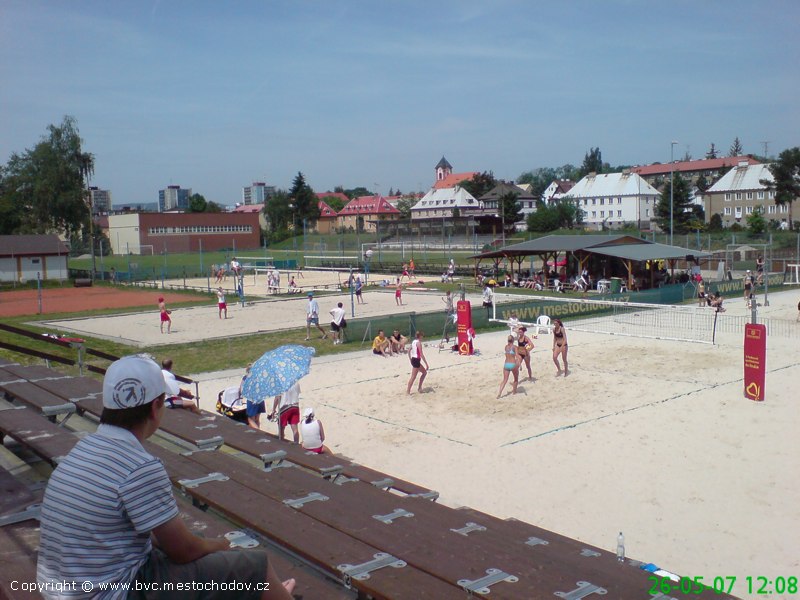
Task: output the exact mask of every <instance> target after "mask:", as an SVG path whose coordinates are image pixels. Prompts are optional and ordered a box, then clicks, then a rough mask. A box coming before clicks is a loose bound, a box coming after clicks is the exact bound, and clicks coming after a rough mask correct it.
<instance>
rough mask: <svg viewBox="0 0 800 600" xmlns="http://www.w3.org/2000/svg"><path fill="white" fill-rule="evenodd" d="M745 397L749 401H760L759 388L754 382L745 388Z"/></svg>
mask: <svg viewBox="0 0 800 600" xmlns="http://www.w3.org/2000/svg"><path fill="white" fill-rule="evenodd" d="M746 391H747V397H748V398H750V399H751V400H761V388H760V387H758V384H757V383H756V382H753V383H751V384H750V385H748V386H747V390H746Z"/></svg>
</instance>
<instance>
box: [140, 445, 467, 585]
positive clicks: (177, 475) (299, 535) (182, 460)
mask: <svg viewBox="0 0 800 600" xmlns="http://www.w3.org/2000/svg"><path fill="white" fill-rule="evenodd" d="M145 448H146V449H147V451H148V452H150V453H151V454H153V455H154V456H158V457H159V458H160V459H161V460H162V461H163V463H164V465H165V467H166V469H167V472H168V473H169V476H170V479H172V481H173V483H175V484H176V485H178V486H179V487H182V488H183V489H184V490H185V492H186V493H187V494H188V495H189V496H191V497H192V499H193V500H194V501H195V502H197V503H199V504H204V505H208V506H210V507H211V508H213V509H214V510H216V511H218V512H220V513H222V514H224V515H225V516H226V517H227V518H230V519H231V520H233V521H234V522H236V523H239V524H240V525H242V526H244V527H248V528H250V529H252V530H254V531H256V532H257V533H259V534H260V535H263V536H264V537H266V538H268V539H269V540H271V541H272V542H273V543H275V544H277V545H279V546H280V547H282V548H285V549H286V550H287V551H289V552H291V553H292V554H294V555H296V556H298V557H300V558H301V559H303V560H304V561H305V562H307V563H308V564H311V565H314V566H316V567H317V568H319V569H322V570H323V571H324V572H325V573H327V574H328V575H329V576H331V577H334V578H336V579H339V580H341V579H348V578H345V577H344V575H343V573H342V571H340V570H339V566H340V565H344V564H348V565H360V564H363V563H367V562H369V561H372V560H374V559H375V558H376V555H379V553H380V552H381V550H380V548H379V547H377V546H374V545H369V544H366V543H364V542H361V541H359V540H357V539H355V538H353V537H351V536H348V535H345V534H342V533H341V532H339V531H337V530H336V529H334V528H332V527H329V526H327V525H325V524H324V523H321V522H319V521H318V520H317V519H314V518H311V517H309V516H308V515H305V514H303V512H302V511H298V510H293V509H291V508H289V507H288V506H287V505H286V504H284V503H283V501H282V499H281V500H276V499H275V498H274V497H271V496H268V495H265V494H264V493H263V492H264V491H265V488H267V487H269V486H270V485H271V483H272V482H278V481H280V480H281V479H282V477H283V476H284V474H285V472H290V471H296V472H297V473H302V472H301V471H299V470H296V469H278V470H277V471H275V472H273V473H268V474H265V473H263V472H262V471H260V470H258V469H256V468H254V467H251V466H250V465H247V464H245V463H244V462H243V461H239V460H238V459H236V458H235V457H231V456H225V455H224V454H222V453H220V452H218V451H210V452H198V453H196V454H194V455H192V456H197V455H201V454H203V455H208V456H212V455H213V456H216V457H219V458H220V459H221V460H222V461H224V465H225V467H224V468H225V470H226V471H231V472H232V471H234V470H235V467H236V462H239V463H240V464H241V465H242V466H243V467H246V468H247V469H249V470H250V472H252V473H253V474H254V475H253V478H254V480H260V481H261V484H260V486H258V487H259V488H261V489H254V488H253V487H248V486H246V485H243V484H242V483H240V482H239V481H236V480H235V479H233V478H229V479H226V480H223V481H221V480H217V479H211V480H209V481H206V482H204V483H199V484H197V485H194V484H193V483H192V481H191V480H197V479H202V478H205V477H207V476H208V475H209V470H208V468H207V466H205V465H203V464H201V463H198V462H196V461H195V460H192V457H187V456H179V455H176V454H173V453H171V452H169V451H167V450H165V449H163V448H160V447H159V446H157V445H155V444H153V443H149V442H146V445H145ZM305 476H306V478H307V480H309V481H311V480H313V481H317V482H320V483H323V484H325V485H327V486H330V487H331V488H339V486H336V485H335V484H333V483H331V482H328V481H326V480H324V479H320V478H318V477H313V476H311V475H309V474H307V473H306V474H305ZM297 491H298V490H295V492H297ZM318 504H319V503H318ZM349 583H350V585H351V586H352V587H353V588H355V589H357V590H358V592H359V593H360V594H362V595H367V596H368V597H373V598H376V599H382V598H385V599H387V600H389V599H394V598H421V599H424V598H429V599H431V600H434V599H437V600H438V599H442V600H449V599H450V598H454V599H455V598H458V599H460V600H463V599H464V598H465V594H464V592H463V590H461V589H459V588H458V587H456V586H455V585H451V584H449V583H445V582H442V581H441V580H439V579H437V578H435V577H431V576H430V575H428V574H426V573H424V572H422V571H420V570H418V569H416V568H413V567H408V566H406V567H403V568H380V569H378V570H374V571H372V572H370V573H369V578H367V579H357V578H356V577H352V580H351V581H349Z"/></svg>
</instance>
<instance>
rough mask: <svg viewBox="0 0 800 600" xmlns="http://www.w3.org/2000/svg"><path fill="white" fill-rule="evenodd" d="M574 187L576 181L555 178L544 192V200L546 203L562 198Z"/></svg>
mask: <svg viewBox="0 0 800 600" xmlns="http://www.w3.org/2000/svg"><path fill="white" fill-rule="evenodd" d="M573 187H575V182H574V181H570V180H569V179H554V180H553V181H551V182H550V185H548V186H547V187H546V188H545V190H544V191H543V192H542V200H543V201H544V202H545V204H550V203H551V202H555V201H556V200H561V198H563V197H564V196H565V195H566V194H568V193H569V191H570V190H571V189H572V188H573Z"/></svg>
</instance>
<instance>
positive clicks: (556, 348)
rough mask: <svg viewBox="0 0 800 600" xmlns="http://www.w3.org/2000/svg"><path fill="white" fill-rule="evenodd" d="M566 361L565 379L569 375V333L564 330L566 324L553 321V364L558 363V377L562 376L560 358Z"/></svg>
mask: <svg viewBox="0 0 800 600" xmlns="http://www.w3.org/2000/svg"><path fill="white" fill-rule="evenodd" d="M559 355H561V358H562V359H563V360H564V371H563V373H564V377H566V376H567V375H569V368H568V366H567V332H566V331H565V330H564V324H563V323H562V322H561V319H553V362H554V363H556V368H557V369H558V373H556V377H558V376H559V375H561V373H562V371H561V365H560V364H559V363H558V357H559Z"/></svg>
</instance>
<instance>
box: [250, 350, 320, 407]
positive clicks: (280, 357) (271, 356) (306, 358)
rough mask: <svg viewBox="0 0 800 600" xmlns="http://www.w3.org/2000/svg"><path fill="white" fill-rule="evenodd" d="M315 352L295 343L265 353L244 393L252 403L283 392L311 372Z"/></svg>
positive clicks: (251, 375)
mask: <svg viewBox="0 0 800 600" xmlns="http://www.w3.org/2000/svg"><path fill="white" fill-rule="evenodd" d="M315 352H316V350H314V348H311V347H308V346H299V345H296V344H294V345H288V346H280V347H278V348H275V349H274V350H270V351H268V352H265V353H264V354H263V355H262V356H261V358H259V359H258V360H257V361H256V362H254V363H253V366H252V367H251V368H250V374H249V375H248V376H247V379H245V381H244V385H243V386H242V396H244V397H245V398H247V399H249V400H250V401H251V402H261V401H263V400H266V399H267V398H271V397H273V396H277V395H278V394H282V393H283V392H285V391H286V390H288V389H289V388H290V387H292V386H293V385H294V384H295V383H297V382H298V381H300V380H301V379H302V378H303V377H305V376H306V375H308V371H309V369H310V368H311V357H312V356H314V353H315Z"/></svg>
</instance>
